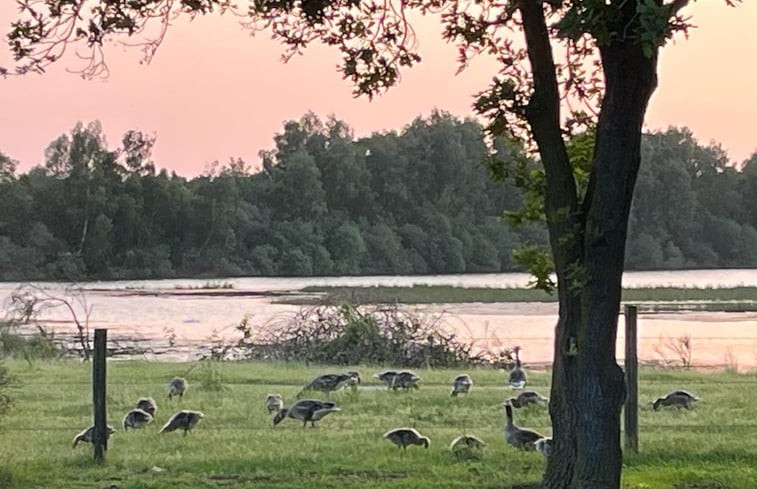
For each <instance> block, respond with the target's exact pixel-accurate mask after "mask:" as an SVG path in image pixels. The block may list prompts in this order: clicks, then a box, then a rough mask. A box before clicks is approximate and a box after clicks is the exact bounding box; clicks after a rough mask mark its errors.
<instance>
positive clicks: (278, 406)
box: [265, 394, 284, 414]
mask: <svg viewBox="0 0 757 489" xmlns="http://www.w3.org/2000/svg"><path fill="white" fill-rule="evenodd" d="M265 407H266V408H267V409H268V414H271V413H275V412H278V411H281V410H282V409H284V398H283V397H281V394H268V397H266V398H265Z"/></svg>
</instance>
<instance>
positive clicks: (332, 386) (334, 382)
mask: <svg viewBox="0 0 757 489" xmlns="http://www.w3.org/2000/svg"><path fill="white" fill-rule="evenodd" d="M352 378H353V377H352V376H351V375H350V374H324V375H319V376H318V377H316V378H314V379H313V380H311V381H310V382H309V383H308V384H307V385H306V386H305V387H303V388H302V390H301V391H300V392H299V393H298V394H297V396H296V397H297V399H299V398H300V397H301V396H302V395H303V394H304V393H305V391H321V392H323V393H324V394H327V395H328V393H329V392H331V391H335V390H338V389H341V388H342V387H343V386H344V385H346V384H347V382H349V381H350V379H352Z"/></svg>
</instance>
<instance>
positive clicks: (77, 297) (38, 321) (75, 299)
mask: <svg viewBox="0 0 757 489" xmlns="http://www.w3.org/2000/svg"><path fill="white" fill-rule="evenodd" d="M57 308H64V309H65V310H66V311H67V312H68V314H69V315H70V317H71V321H72V322H73V323H74V326H76V331H77V334H76V336H75V337H74V341H76V342H77V343H79V345H80V346H81V354H82V355H83V356H84V360H85V361H88V360H89V359H90V356H91V353H92V347H91V342H90V331H89V330H90V328H89V320H90V317H91V316H92V308H93V306H92V305H91V304H89V302H88V301H87V295H86V294H85V292H84V289H83V288H82V287H79V286H71V287H67V288H66V289H64V291H63V294H61V295H56V294H53V293H52V292H50V291H49V290H47V289H45V288H43V287H41V286H39V285H35V284H24V285H20V286H19V287H17V288H16V289H15V290H14V291H13V292H12V293H11V296H10V298H9V302H8V307H7V313H6V315H7V318H8V321H9V322H10V324H11V326H18V325H33V326H34V327H36V329H37V331H38V333H39V335H40V336H41V337H42V338H43V339H48V340H50V341H52V340H53V336H54V331H53V330H52V329H50V328H48V326H47V325H46V324H45V323H44V320H43V319H42V317H43V315H44V314H45V313H48V312H49V311H51V310H53V309H57Z"/></svg>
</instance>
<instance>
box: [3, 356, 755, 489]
mask: <svg viewBox="0 0 757 489" xmlns="http://www.w3.org/2000/svg"><path fill="white" fill-rule="evenodd" d="M7 366H8V367H9V368H10V370H11V372H12V374H14V375H15V376H16V378H17V379H18V381H19V385H20V387H19V388H18V389H17V390H16V391H15V392H14V396H13V397H14V398H15V403H14V406H13V408H12V410H11V411H10V412H9V414H8V415H7V416H6V417H4V418H2V420H1V421H0V487H3V488H5V487H12V488H47V487H50V488H54V487H55V488H57V487H65V488H74V489H76V488H93V487H95V488H99V487H109V486H110V485H115V486H117V487H118V488H119V489H136V488H154V489H163V488H172V489H173V488H195V487H206V488H225V487H234V488H238V487H239V488H252V487H255V488H302V487H307V488H308V489H321V488H333V487H339V488H341V489H353V488H355V489H357V488H361V489H362V488H365V489H368V488H370V489H374V488H380V487H388V486H391V487H398V488H408V489H409V488H419V489H424V488H434V489H445V488H450V489H451V488H470V487H476V488H498V489H502V488H510V487H523V486H524V485H525V484H530V483H535V482H537V481H538V480H539V479H540V477H541V474H542V471H543V469H544V461H543V459H542V458H541V455H539V454H538V453H535V452H521V451H518V450H516V449H514V448H512V447H510V446H509V445H507V444H506V443H505V442H504V439H503V437H502V423H503V416H504V413H503V410H502V406H501V404H502V401H503V400H504V399H505V398H506V397H508V396H509V395H511V393H512V391H510V390H509V389H507V388H505V383H506V380H505V379H506V375H505V373H504V372H501V371H497V370H487V369H469V370H468V373H469V374H470V375H471V376H472V377H473V379H474V381H475V385H474V387H473V389H472V390H471V393H470V394H469V395H467V396H459V397H455V398H453V397H450V396H449V385H450V382H451V380H452V378H454V376H455V375H457V374H459V373H460V371H458V370H423V369H420V370H417V372H418V373H419V374H420V375H421V377H422V379H423V380H422V383H421V388H420V390H418V391H413V392H408V393H405V392H397V393H394V392H389V391H387V390H386V389H384V388H381V387H379V386H378V385H377V383H375V381H373V379H371V378H370V377H371V374H372V373H374V372H376V371H378V370H379V369H378V368H367V367H359V366H358V367H354V368H356V369H357V370H359V371H360V372H361V373H362V375H363V379H364V384H363V385H362V386H361V388H360V390H359V391H358V392H357V393H356V394H351V393H350V392H349V391H344V392H339V393H334V394H332V395H331V398H332V399H333V400H334V401H336V402H337V403H338V404H339V405H340V406H341V408H342V411H341V412H339V413H334V414H332V415H330V416H328V417H326V418H325V419H323V420H321V421H320V422H318V423H317V427H316V428H315V429H311V428H307V429H302V427H301V424H300V423H298V422H297V421H295V420H291V419H287V420H285V421H284V422H282V423H281V424H280V425H279V426H277V427H276V428H273V427H272V426H271V419H270V417H269V415H268V414H267V412H266V409H265V405H264V400H265V396H266V394H268V393H269V392H270V393H272V392H280V393H281V394H282V395H283V396H284V399H285V402H286V403H287V404H288V403H289V402H291V400H292V399H293V398H294V395H295V394H296V393H297V392H298V391H299V389H300V388H301V386H302V385H303V384H304V383H305V382H307V381H308V380H309V379H310V378H312V377H313V376H314V375H316V374H318V373H322V372H325V371H334V370H341V369H334V368H328V367H324V368H319V367H310V368H306V367H304V366H298V365H293V364H283V363H281V364H280V363H247V362H243V363H242V362H240V363H219V362H213V363H209V364H182V363H148V362H138V361H112V362H110V363H109V364H108V419H109V422H110V424H113V425H119V424H120V421H121V418H122V416H123V415H124V414H125V413H126V411H127V410H128V409H130V408H131V407H132V406H133V404H134V403H135V401H136V400H137V398H138V397H140V396H145V395H149V396H153V397H154V398H155V399H156V400H157V401H158V413H157V416H156V417H157V419H156V421H155V423H153V425H150V426H149V427H148V428H147V429H144V430H139V431H129V432H124V431H123V430H119V431H118V432H117V433H116V434H115V435H113V437H112V438H111V441H110V444H109V449H108V452H107V455H106V462H105V464H104V465H102V466H96V465H94V463H93V462H92V453H91V448H90V447H89V446H88V445H84V446H80V447H78V448H77V449H76V450H72V449H71V440H72V438H73V437H74V435H75V434H76V433H78V432H79V431H80V430H81V429H83V428H85V427H87V426H89V425H90V424H91V416H92V415H91V387H90V379H91V372H90V368H91V367H90V365H87V364H82V363H80V362H76V361H56V362H40V363H35V364H31V365H30V364H28V363H25V362H23V361H13V360H11V361H8V362H7ZM351 368H352V367H351ZM346 369H347V368H345V370H346ZM176 375H183V376H185V377H186V378H187V379H188V381H189V383H190V386H189V389H188V390H187V392H186V394H185V395H184V398H183V399H182V400H180V401H179V400H174V401H169V400H168V399H167V398H166V392H167V383H168V381H169V380H170V379H171V377H173V376H176ZM530 381H531V385H530V386H529V387H533V388H534V389H536V390H538V391H540V392H542V393H545V394H546V393H547V392H548V382H549V373H548V372H545V373H538V372H532V375H531V376H530ZM674 388H685V389H688V390H691V391H693V392H695V393H696V394H697V395H699V396H701V397H702V401H701V402H700V404H699V405H698V406H697V407H696V408H695V409H693V410H691V411H685V410H684V411H676V410H670V411H661V412H655V411H652V409H651V407H649V406H648V403H649V402H651V401H652V400H653V399H654V398H655V397H656V396H658V395H662V394H664V393H665V392H667V391H668V390H671V389H674ZM640 398H641V399H642V400H643V401H644V404H643V405H642V406H641V410H640V420H641V453H640V454H638V455H634V454H627V455H626V460H625V469H624V474H623V487H624V488H627V489H632V488H633V489H643V488H647V489H657V488H660V489H695V488H697V489H702V488H707V489H713V488H729V489H753V487H754V481H755V480H757V464H755V463H754V460H757V438H755V435H757V419H755V414H754V409H753V406H754V404H755V402H756V401H757V376H755V375H753V374H737V373H722V374H699V373H696V372H691V371H688V372H678V371H673V370H642V374H641V385H640ZM178 409H198V410H201V411H203V412H204V413H205V415H206V418H205V419H204V420H203V421H202V422H201V423H200V425H199V426H198V427H197V428H196V430H195V431H194V432H192V433H190V434H189V435H188V436H186V437H184V436H182V435H181V434H179V433H170V434H164V435H159V434H158V433H157V431H158V429H159V428H160V425H161V424H162V423H164V422H165V421H166V420H167V419H168V417H169V416H170V415H171V414H172V413H173V412H174V411H176V410H178ZM516 422H517V423H518V424H520V425H522V426H527V427H530V428H534V429H537V430H539V431H541V432H543V433H545V434H548V433H549V432H550V427H549V418H548V415H547V412H546V409H544V408H532V409H521V410H516ZM400 426H412V427H415V428H416V429H418V430H419V431H421V432H422V433H423V434H425V435H427V436H429V437H430V438H431V447H430V448H429V449H428V450H425V449H423V448H421V447H411V448H410V449H408V452H407V453H406V454H404V455H403V454H401V453H400V451H399V450H398V449H397V448H396V447H394V446H393V445H391V444H390V443H388V442H387V441H386V440H383V439H382V434H383V433H384V432H386V431H387V430H389V429H392V428H396V427H400ZM462 433H472V434H475V435H477V436H478V437H480V438H482V439H484V440H485V441H486V442H487V443H488V447H487V448H486V449H485V452H484V455H483V457H482V458H481V459H480V460H475V459H471V460H465V459H460V458H456V457H455V456H453V455H452V454H451V453H450V452H449V450H448V448H447V446H448V444H449V442H450V441H451V440H452V439H453V438H454V437H456V436H458V435H460V434H462Z"/></svg>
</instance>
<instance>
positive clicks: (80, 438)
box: [71, 425, 116, 448]
mask: <svg viewBox="0 0 757 489" xmlns="http://www.w3.org/2000/svg"><path fill="white" fill-rule="evenodd" d="M115 432H116V429H115V428H114V427H112V426H111V425H108V426H107V434H106V435H105V438H106V439H110V435H112V434H113V433H115ZM94 438H95V427H94V426H90V427H89V428H87V429H86V430H84V431H82V432H81V433H79V434H78V435H76V436H75V437H74V443H73V445H72V446H71V448H76V445H78V444H79V442H86V443H92V440H93V439H94Z"/></svg>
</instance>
